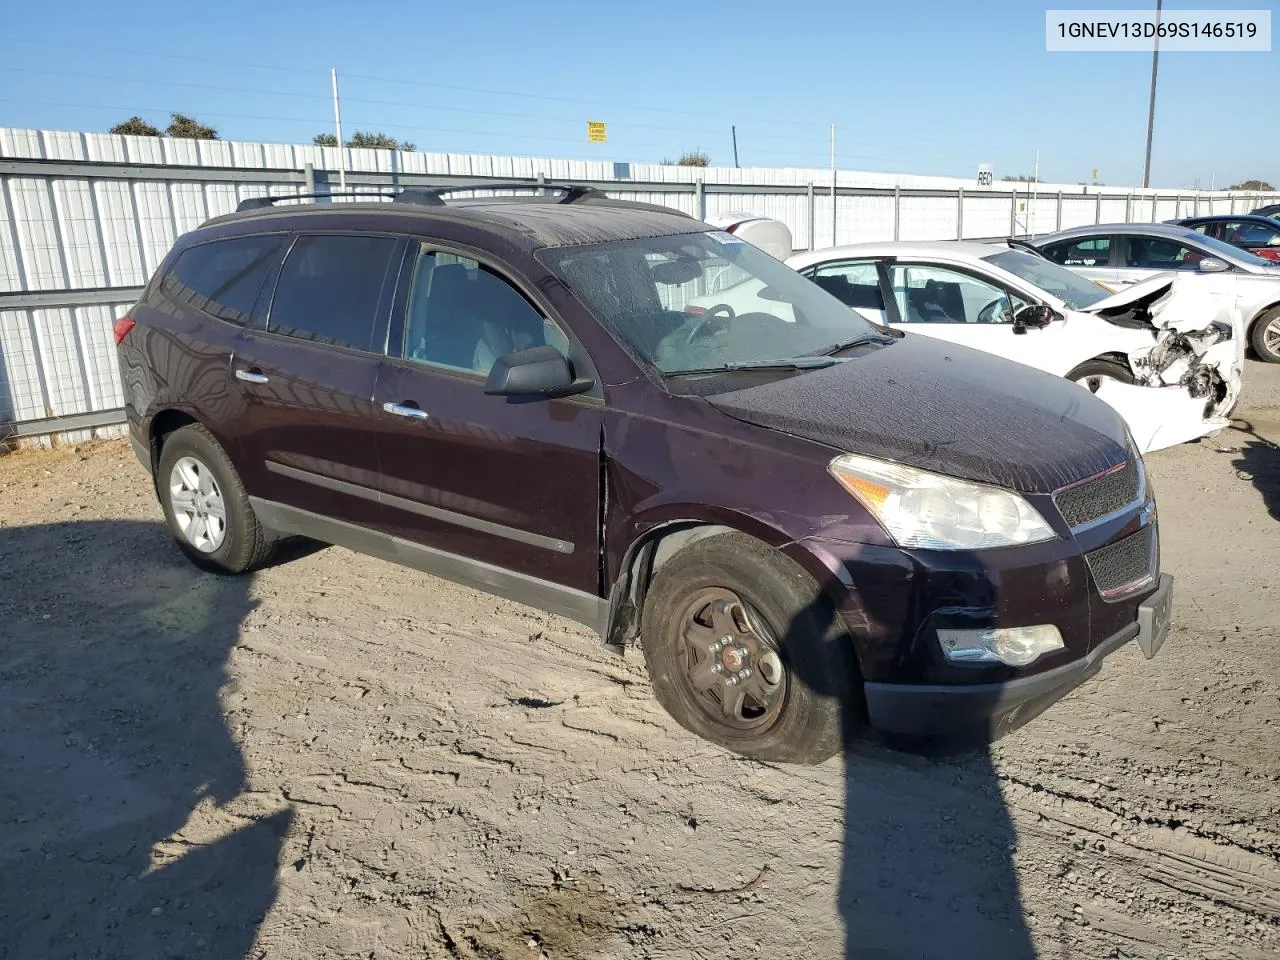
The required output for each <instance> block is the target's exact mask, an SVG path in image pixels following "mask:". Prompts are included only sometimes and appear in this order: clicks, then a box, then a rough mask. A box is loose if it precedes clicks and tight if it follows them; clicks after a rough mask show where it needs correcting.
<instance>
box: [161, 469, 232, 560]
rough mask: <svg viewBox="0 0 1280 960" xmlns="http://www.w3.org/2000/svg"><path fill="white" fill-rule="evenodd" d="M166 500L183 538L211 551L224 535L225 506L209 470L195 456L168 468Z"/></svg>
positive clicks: (218, 545)
mask: <svg viewBox="0 0 1280 960" xmlns="http://www.w3.org/2000/svg"><path fill="white" fill-rule="evenodd" d="M169 503H170V504H171V505H172V507H173V519H174V522H175V523H177V525H178V530H179V532H181V534H182V536H183V538H184V539H185V540H186V541H187V542H188V543H189V544H191V546H193V547H195V548H196V549H197V550H199V551H200V552H201V553H213V552H214V551H215V550H217V549H218V548H219V547H220V546H222V541H223V540H225V539H226V536H227V507H226V503H225V501H224V500H223V499H222V489H221V488H220V487H219V486H218V481H217V479H215V478H214V476H213V471H211V470H210V469H209V467H208V466H207V465H206V464H204V463H201V462H200V461H199V460H197V459H196V458H195V457H191V456H187V457H182V458H181V459H179V460H178V461H177V462H176V463H175V464H174V465H173V469H172V470H170V471H169Z"/></svg>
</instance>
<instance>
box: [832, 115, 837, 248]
mask: <svg viewBox="0 0 1280 960" xmlns="http://www.w3.org/2000/svg"><path fill="white" fill-rule="evenodd" d="M831 245H832V246H833V247H834V246H835V245H836V125H835V124H834V123H833V124H832V125H831Z"/></svg>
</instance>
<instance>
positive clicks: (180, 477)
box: [156, 423, 275, 573]
mask: <svg viewBox="0 0 1280 960" xmlns="http://www.w3.org/2000/svg"><path fill="white" fill-rule="evenodd" d="M156 492H157V494H158V495H159V497H160V505H161V507H163V508H164V518H165V520H166V521H167V522H168V524H169V529H170V531H172V533H173V535H174V538H175V539H176V540H177V541H178V546H179V547H180V548H181V549H182V552H183V553H185V554H186V555H187V558H188V559H189V560H191V562H192V563H194V564H196V565H197V566H199V567H203V568H204V569H206V570H221V571H226V572H228V573H242V572H244V571H246V570H252V569H254V568H255V567H259V566H261V565H262V564H263V563H265V562H266V561H267V559H268V558H269V557H270V556H271V554H272V552H273V551H274V549H275V539H274V538H273V537H272V536H271V535H270V534H269V533H268V532H267V530H266V529H265V528H264V527H263V526H262V524H261V523H260V522H259V521H258V517H257V515H256V514H254V512H253V507H252V506H251V505H250V504H249V496H248V494H247V493H245V489H244V484H242V483H241V482H240V475H239V474H237V473H236V468H235V467H234V466H232V464H231V459H230V458H229V457H228V456H227V454H226V451H225V450H223V449H222V445H221V444H220V443H218V441H217V440H216V439H215V438H214V436H213V434H211V433H210V432H209V431H208V430H206V429H205V428H204V427H202V426H201V425H200V424H198V423H196V424H190V425H188V426H185V427H182V428H181V429H179V430H175V431H174V432H173V433H171V434H169V435H168V436H167V437H166V438H165V440H164V445H163V446H162V447H161V448H160V458H159V462H158V463H157V465H156Z"/></svg>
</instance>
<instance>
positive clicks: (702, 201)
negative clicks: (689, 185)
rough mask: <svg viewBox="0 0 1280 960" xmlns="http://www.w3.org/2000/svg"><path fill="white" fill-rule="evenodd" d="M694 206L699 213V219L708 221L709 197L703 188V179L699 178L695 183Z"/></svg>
mask: <svg viewBox="0 0 1280 960" xmlns="http://www.w3.org/2000/svg"><path fill="white" fill-rule="evenodd" d="M693 197H694V200H693V204H694V207H695V208H696V209H697V211H698V219H699V220H705V219H707V195H706V192H705V190H704V189H703V186H702V178H701V177H699V178H698V179H697V180H695V181H694V182H693Z"/></svg>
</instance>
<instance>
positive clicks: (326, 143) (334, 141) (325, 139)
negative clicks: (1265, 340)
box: [311, 133, 338, 147]
mask: <svg viewBox="0 0 1280 960" xmlns="http://www.w3.org/2000/svg"><path fill="white" fill-rule="evenodd" d="M311 142H312V143H314V144H315V145H316V146H317V147H336V146H337V145H338V138H337V137H336V136H334V135H333V134H332V133H317V134H316V135H315V136H314V137H312V138H311Z"/></svg>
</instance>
